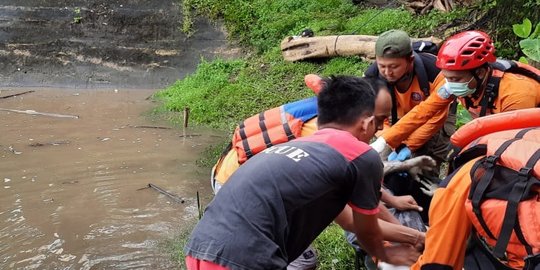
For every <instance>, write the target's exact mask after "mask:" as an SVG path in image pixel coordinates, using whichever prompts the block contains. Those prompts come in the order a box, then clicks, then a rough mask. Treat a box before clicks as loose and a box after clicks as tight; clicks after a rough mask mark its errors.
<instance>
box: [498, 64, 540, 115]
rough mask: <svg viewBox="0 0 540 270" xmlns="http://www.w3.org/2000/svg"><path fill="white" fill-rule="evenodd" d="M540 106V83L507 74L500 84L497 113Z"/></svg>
mask: <svg viewBox="0 0 540 270" xmlns="http://www.w3.org/2000/svg"><path fill="white" fill-rule="evenodd" d="M539 105H540V83H538V82H536V81H535V80H533V79H531V78H528V77H525V76H522V75H518V74H512V73H505V74H504V75H503V78H502V79H501V83H500V84H499V96H498V98H497V100H496V102H495V110H496V112H507V111H513V110H520V109H528V108H534V107H537V106H539Z"/></svg>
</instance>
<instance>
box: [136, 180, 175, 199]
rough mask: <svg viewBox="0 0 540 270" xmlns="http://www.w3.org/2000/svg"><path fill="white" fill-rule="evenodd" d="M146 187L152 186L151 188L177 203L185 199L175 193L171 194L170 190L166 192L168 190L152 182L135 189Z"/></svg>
mask: <svg viewBox="0 0 540 270" xmlns="http://www.w3.org/2000/svg"><path fill="white" fill-rule="evenodd" d="M147 188H153V189H155V190H157V191H158V192H159V193H161V194H163V195H165V196H167V197H169V198H171V199H172V200H173V201H175V202H177V203H184V202H185V200H184V199H182V198H181V197H179V196H177V195H174V194H172V193H170V192H168V191H166V190H164V189H162V188H160V187H158V186H156V185H154V184H152V183H149V184H148V186H147V187H144V188H139V189H137V190H143V189H147Z"/></svg>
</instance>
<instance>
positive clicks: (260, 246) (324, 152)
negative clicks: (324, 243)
mask: <svg viewBox="0 0 540 270" xmlns="http://www.w3.org/2000/svg"><path fill="white" fill-rule="evenodd" d="M388 98H389V95H388V93H386V92H385V91H380V92H379V95H376V94H375V91H374V89H373V88H372V87H371V85H370V83H368V82H367V81H366V80H365V79H362V78H356V77H336V78H331V79H328V80H326V81H325V87H324V89H323V90H322V91H321V93H320V94H319V98H318V110H319V112H318V113H319V118H318V125H319V131H317V132H316V133H315V134H313V135H312V136H308V137H303V138H299V139H297V140H294V141H291V142H288V143H284V144H280V145H277V146H273V147H270V148H268V149H266V150H264V151H263V152H261V153H259V154H258V155H256V156H254V157H253V158H251V159H249V160H248V161H247V162H246V163H245V164H244V165H243V166H241V167H240V168H239V169H238V170H237V171H236V172H235V173H234V174H233V175H232V176H231V178H230V179H229V181H228V183H227V185H224V186H223V188H222V189H221V191H220V192H219V193H218V194H217V195H216V197H215V198H214V200H213V201H212V202H211V203H210V205H209V206H208V208H207V209H206V211H205V213H204V216H203V217H202V219H201V220H200V221H199V223H198V224H197V226H196V227H195V229H194V230H193V232H192V234H191V237H190V239H189V242H188V244H187V245H186V248H185V254H186V255H187V257H186V263H187V266H188V269H190V270H191V269H231V270H232V269H284V268H286V267H287V265H288V263H289V262H291V261H292V260H294V259H295V258H297V257H298V256H299V255H300V254H301V253H302V252H303V251H304V250H305V249H306V248H307V247H308V245H309V244H310V243H311V242H312V241H313V240H314V239H315V238H316V237H317V236H318V235H319V234H320V233H321V232H322V231H323V230H324V228H326V226H328V225H329V224H330V223H331V222H332V221H333V220H334V218H336V217H337V216H338V214H339V213H340V212H341V211H342V210H343V208H344V207H345V205H349V206H350V207H351V208H352V209H353V223H354V229H355V233H356V234H357V236H358V240H359V242H360V243H361V244H362V246H363V247H364V248H365V249H366V251H367V252H368V253H370V254H371V255H373V256H376V257H377V258H379V259H380V260H382V261H386V262H389V263H392V264H396V265H409V264H411V263H413V262H414V261H415V260H416V258H417V256H418V255H419V254H418V253H417V252H416V251H415V250H414V248H412V247H410V246H402V245H397V246H392V247H386V248H383V245H382V235H381V230H380V227H379V225H378V222H377V213H378V209H379V208H378V204H379V198H380V188H381V180H382V173H383V170H382V169H383V165H382V162H381V160H380V158H379V156H378V154H377V153H376V152H375V151H374V150H373V149H371V147H369V145H368V144H367V143H368V142H369V140H370V139H371V138H372V137H373V135H374V134H375V132H376V131H377V130H379V129H380V128H381V127H382V121H383V120H384V119H385V118H386V117H387V116H388V114H389V112H388V111H378V110H377V107H376V106H375V102H376V99H377V102H379V99H384V100H385V102H386V101H387V100H388ZM383 107H384V106H383Z"/></svg>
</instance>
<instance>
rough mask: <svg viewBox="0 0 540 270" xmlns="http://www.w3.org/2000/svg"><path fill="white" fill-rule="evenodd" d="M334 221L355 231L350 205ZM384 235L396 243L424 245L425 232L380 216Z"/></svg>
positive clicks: (387, 239) (350, 230)
mask: <svg viewBox="0 0 540 270" xmlns="http://www.w3.org/2000/svg"><path fill="white" fill-rule="evenodd" d="M334 221H335V222H336V223H337V224H338V225H339V226H341V228H343V229H344V230H346V231H349V232H354V231H355V228H354V221H353V212H352V209H351V207H350V206H348V205H347V206H345V208H344V209H343V211H341V213H340V214H339V215H338V216H337V217H336V218H335V219H334ZM378 223H379V226H380V228H381V232H382V237H383V240H385V241H391V242H395V243H407V244H411V245H413V246H417V245H423V244H424V240H425V234H424V233H423V232H420V231H417V230H415V229H411V228H409V227H406V226H403V225H400V224H393V223H390V222H387V221H384V220H382V219H380V218H379V220H378Z"/></svg>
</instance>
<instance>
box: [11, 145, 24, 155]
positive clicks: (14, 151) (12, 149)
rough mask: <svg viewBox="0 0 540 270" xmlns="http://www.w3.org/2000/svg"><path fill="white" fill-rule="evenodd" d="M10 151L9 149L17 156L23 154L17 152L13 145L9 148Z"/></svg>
mask: <svg viewBox="0 0 540 270" xmlns="http://www.w3.org/2000/svg"><path fill="white" fill-rule="evenodd" d="M8 149H9V151H10V152H11V153H13V154H15V155H20V154H22V152H21V151H17V150H15V148H13V146H11V145H10V146H9V147H8Z"/></svg>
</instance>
